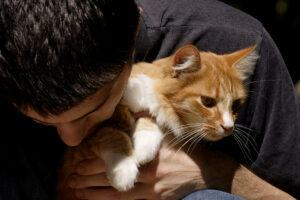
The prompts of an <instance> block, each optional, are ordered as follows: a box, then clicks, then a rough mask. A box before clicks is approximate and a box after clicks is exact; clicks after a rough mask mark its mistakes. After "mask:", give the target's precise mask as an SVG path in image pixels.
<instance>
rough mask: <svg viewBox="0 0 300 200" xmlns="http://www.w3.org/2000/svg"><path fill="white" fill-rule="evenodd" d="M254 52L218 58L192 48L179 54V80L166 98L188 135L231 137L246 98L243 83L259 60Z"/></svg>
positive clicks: (243, 52)
mask: <svg viewBox="0 0 300 200" xmlns="http://www.w3.org/2000/svg"><path fill="white" fill-rule="evenodd" d="M191 48H192V49H191ZM193 48H194V49H193ZM253 53H255V52H254V47H252V48H248V49H245V50H241V51H238V52H234V53H232V54H228V55H216V54H213V53H207V52H200V53H199V52H198V51H196V49H195V47H193V46H187V47H183V48H182V49H180V50H179V51H178V52H177V53H176V55H175V57H174V58H173V59H174V60H175V61H174V63H175V65H174V66H173V67H174V68H175V69H174V73H173V79H177V81H176V83H175V82H174V83H173V84H174V85H176V84H177V87H173V91H172V92H170V93H169V94H168V95H167V98H168V99H169V101H170V102H171V103H172V106H173V107H174V110H175V112H176V113H177V115H178V116H179V119H180V120H181V128H182V129H184V133H185V134H192V135H198V136H199V137H203V138H205V139H207V140H210V141H216V140H219V139H222V138H224V137H226V136H228V135H230V134H232V131H233V127H234V121H235V120H236V118H237V114H238V111H239V110H240V108H241V106H242V105H243V103H244V102H245V100H246V97H247V90H246V88H245V86H244V84H243V80H244V79H245V78H247V77H248V76H249V74H251V73H252V71H253V69H254V65H255V64H254V63H255V62H256V59H257V56H256V55H252V54H253ZM176 56H177V57H176ZM176 63H177V64H176ZM251 65H253V66H251Z"/></svg>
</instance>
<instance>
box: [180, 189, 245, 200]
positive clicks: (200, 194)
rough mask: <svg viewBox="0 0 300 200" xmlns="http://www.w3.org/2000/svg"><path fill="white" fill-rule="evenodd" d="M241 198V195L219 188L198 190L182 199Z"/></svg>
mask: <svg viewBox="0 0 300 200" xmlns="http://www.w3.org/2000/svg"><path fill="white" fill-rule="evenodd" d="M211 199H212V200H242V198H241V197H238V196H234V195H232V194H229V193H226V192H222V191H219V190H211V189H207V190H199V191H196V192H193V193H191V194H189V195H188V196H186V197H184V198H183V199H182V200H211Z"/></svg>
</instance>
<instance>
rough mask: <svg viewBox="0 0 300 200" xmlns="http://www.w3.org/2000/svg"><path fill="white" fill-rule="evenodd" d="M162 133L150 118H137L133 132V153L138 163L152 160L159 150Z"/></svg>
mask: <svg viewBox="0 0 300 200" xmlns="http://www.w3.org/2000/svg"><path fill="white" fill-rule="evenodd" d="M162 140H163V133H162V131H161V130H160V128H159V127H158V125H157V124H156V123H155V122H154V121H152V119H150V118H139V119H138V120H137V122H136V128H135V131H134V133H133V146H134V155H135V157H136V160H137V162H138V163H139V164H145V163H147V162H150V161H151V160H153V159H154V158H155V156H156V154H157V152H158V151H159V148H160V145H161V142H162Z"/></svg>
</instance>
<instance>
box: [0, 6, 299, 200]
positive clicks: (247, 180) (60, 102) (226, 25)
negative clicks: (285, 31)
mask: <svg viewBox="0 0 300 200" xmlns="http://www.w3.org/2000/svg"><path fill="white" fill-rule="evenodd" d="M136 4H137V5H138V7H139V10H138V8H137V6H136ZM136 4H134V2H133V1H132V0H126V1H125V0H124V1H117V0H111V1H96V0H95V1H73V0H66V1H40V2H36V1H30V0H29V1H17V0H5V1H4V0H2V1H1V2H0V16H1V17H0V92H1V95H2V98H4V99H5V102H9V103H10V104H11V105H13V106H14V107H15V108H17V109H18V110H19V111H21V113H23V114H24V115H26V116H27V117H29V118H31V119H32V120H34V121H36V122H37V123H40V124H44V125H50V126H51V127H54V128H56V130H57V132H58V135H59V136H60V138H61V140H62V141H63V142H64V143H65V144H67V145H68V146H76V145H78V144H80V142H81V141H82V140H83V139H84V138H85V137H86V136H87V135H89V134H92V132H93V131H94V130H95V128H96V126H97V125H99V124H100V123H101V122H102V121H104V120H105V119H108V118H109V117H110V116H111V114H112V113H113V111H114V107H115V106H116V105H117V103H118V101H119V100H120V98H121V95H122V91H123V89H124V87H125V85H126V81H127V79H128V76H129V74H130V69H131V62H132V57H133V52H135V56H134V60H135V61H139V60H147V61H151V60H154V59H156V58H160V57H164V56H167V55H170V54H171V53H172V52H174V51H175V50H176V49H177V48H178V47H180V46H182V45H183V44H186V43H194V44H195V45H197V46H198V47H199V48H200V49H203V50H209V51H213V52H216V53H226V52H231V51H233V50H237V49H241V48H243V47H246V46H250V45H252V44H254V43H259V44H260V60H259V61H258V64H257V67H256V70H255V74H254V75H253V77H251V80H249V82H248V83H247V84H248V86H249V88H250V97H249V101H248V102H247V104H246V105H245V107H244V109H243V110H242V111H241V113H240V118H239V120H238V123H239V124H242V125H243V126H245V127H247V130H248V129H249V130H251V131H250V134H251V135H252V136H251V137H252V138H254V139H255V142H256V143H257V145H258V148H257V150H258V152H257V153H256V152H255V151H252V152H248V153H251V159H250V160H249V159H248V160H246V162H248V167H249V168H251V169H252V170H253V171H254V172H255V173H256V174H257V175H259V176H260V177H262V178H263V179H265V180H267V181H269V182H270V183H272V184H273V185H274V186H276V187H278V188H280V189H278V188H276V187H274V186H272V185H270V184H269V183H267V182H265V181H263V180H262V179H260V178H258V176H257V175H255V174H254V173H252V172H250V171H249V170H248V169H247V168H245V167H242V166H241V165H240V164H239V163H238V162H236V161H234V159H232V157H230V156H228V155H226V154H222V153H220V152H219V151H213V150H208V149H206V148H199V149H197V151H196V152H194V153H193V154H192V155H187V154H186V153H185V152H179V153H177V154H175V153H174V152H172V151H169V150H167V149H162V150H161V151H160V153H159V155H158V158H157V160H155V161H154V162H152V163H150V164H149V165H146V166H143V167H142V169H141V175H140V177H139V180H138V183H137V184H136V187H135V189H133V190H132V191H129V192H127V193H122V194H120V193H118V192H116V191H115V190H113V189H112V188H111V187H109V184H108V181H107V180H106V178H105V166H104V165H103V163H102V162H101V160H87V161H84V162H82V163H80V164H79V165H78V170H77V171H78V174H77V175H74V176H73V177H71V179H70V187H73V188H74V191H75V194H76V195H77V197H78V198H79V199H122V198H124V199H180V198H182V197H184V196H185V195H187V194H189V193H191V192H192V191H194V190H198V189H204V188H216V189H219V190H224V191H226V192H232V193H234V194H237V195H240V196H243V197H246V198H249V199H250V198H261V199H265V198H270V199H289V198H291V197H290V196H289V195H288V194H287V193H285V192H283V191H282V190H285V191H287V192H288V193H290V194H292V195H294V196H298V197H299V195H300V194H299V185H300V184H299V182H300V172H299V170H298V169H299V166H300V159H299V155H298V152H299V148H300V146H299V145H297V144H299V143H300V139H299V136H298V135H297V133H298V132H299V131H300V129H299V102H298V100H297V99H296V98H295V95H294V92H293V85H292V82H291V80H290V77H289V74H288V72H287V70H286V66H285V64H284V62H283V61H282V58H281V56H280V53H279V51H278V50H277V48H276V46H275V44H274V42H273V41H272V39H271V38H270V36H269V35H268V33H267V32H266V31H265V30H264V28H263V26H262V25H261V24H260V23H259V22H258V21H256V20H255V19H253V18H251V17H250V16H248V15H246V14H244V13H241V12H240V11H237V10H235V9H233V8H231V7H229V6H227V5H225V4H223V3H220V2H217V1H213V0H212V1H209V2H207V1H204V0H203V1H202V0H198V1H197V0H187V1H171V0H166V1H153V0H152V1H146V0H137V1H136ZM139 12H140V13H141V15H139ZM9 103H8V104H4V105H9ZM6 109H7V108H6ZM8 110H9V111H11V110H10V109H8ZM3 115H4V116H5V117H4V118H3V119H2V121H3V126H4V128H6V129H7V130H6V129H3V130H5V132H4V131H3V135H4V139H2V141H1V143H3V145H1V148H3V150H2V151H1V153H2V154H3V157H4V158H5V159H4V160H5V163H4V165H3V167H2V168H1V176H2V177H3V178H2V179H1V181H3V182H2V183H1V194H0V195H1V196H0V197H2V198H3V199H53V198H54V197H53V191H54V187H53V185H54V184H55V178H53V177H55V169H56V167H57V162H58V161H57V160H58V159H59V156H58V155H59V154H60V150H61V148H62V147H61V146H60V144H59V143H58V142H57V140H56V139H57V138H53V137H55V136H53V135H52V134H47V132H48V131H49V132H52V131H53V129H51V128H50V129H48V128H47V129H46V128H43V127H41V126H37V125H33V124H31V123H30V120H28V119H24V117H22V116H20V115H18V114H17V113H14V114H13V116H12V117H11V116H7V113H4V114H3ZM12 120H14V123H13V124H12V123H11V121H12ZM25 128H26V129H25ZM45 137H46V139H45ZM18 139H19V140H18ZM11 144H13V145H14V146H11ZM235 144H236V143H234V142H232V141H231V140H230V139H229V140H228V141H224V142H222V143H220V144H218V145H217V148H219V149H222V147H225V149H226V150H227V151H228V153H229V154H231V156H233V157H235V159H237V160H238V161H239V162H245V160H243V159H242V156H243V155H242V151H241V150H238V151H236V149H235V146H233V145H235ZM248 144H249V143H248ZM245 145H247V144H245ZM49 148H51V149H49ZM246 148H249V147H247V146H246ZM223 150H224V148H223ZM249 162H250V163H249ZM16 166H18V167H16ZM187 169H188V170H187ZM204 191H205V190H204ZM202 192H203V191H202ZM214 192H215V191H214ZM187 198H189V197H187ZM212 198H213V197H212Z"/></svg>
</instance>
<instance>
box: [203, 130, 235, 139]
mask: <svg viewBox="0 0 300 200" xmlns="http://www.w3.org/2000/svg"><path fill="white" fill-rule="evenodd" d="M232 133H233V131H232V129H227V130H224V129H223V128H222V127H220V128H218V129H216V130H210V131H207V134H206V136H205V139H206V140H209V141H218V140H221V139H223V138H225V137H228V136H229V135H232Z"/></svg>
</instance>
